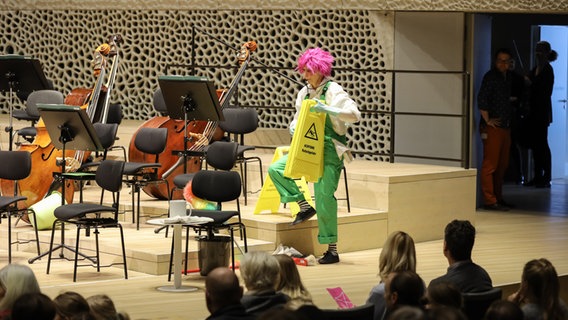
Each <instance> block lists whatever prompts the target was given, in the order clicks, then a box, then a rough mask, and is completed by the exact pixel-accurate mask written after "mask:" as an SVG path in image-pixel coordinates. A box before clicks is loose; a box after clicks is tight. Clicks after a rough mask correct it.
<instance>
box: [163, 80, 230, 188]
mask: <svg viewBox="0 0 568 320" xmlns="http://www.w3.org/2000/svg"><path fill="white" fill-rule="evenodd" d="M158 84H159V85H160V89H162V95H163V97H164V102H165V103H166V109H168V115H169V116H170V118H172V119H178V120H182V119H183V120H184V123H185V124H184V141H183V149H184V150H183V151H182V152H181V155H182V157H180V159H179V161H178V162H177V163H175V164H174V165H173V166H172V167H171V168H170V169H168V170H167V172H165V173H164V174H162V177H164V178H165V177H167V176H168V175H169V174H170V173H171V172H173V170H174V169H175V168H177V167H178V166H180V165H181V162H183V172H187V157H188V156H190V155H191V156H195V155H196V154H195V153H193V154H190V152H189V151H188V150H187V143H188V141H189V139H188V136H187V123H188V121H194V120H203V121H223V120H225V118H224V117H223V112H222V111H221V105H220V104H219V98H217V92H216V90H215V87H214V86H213V82H212V81H209V80H208V79H207V78H203V77H194V76H159V77H158ZM178 154H179V152H178ZM201 154H202V153H201ZM201 154H199V155H201Z"/></svg>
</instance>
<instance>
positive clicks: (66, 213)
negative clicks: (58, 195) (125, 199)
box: [53, 203, 116, 220]
mask: <svg viewBox="0 0 568 320" xmlns="http://www.w3.org/2000/svg"><path fill="white" fill-rule="evenodd" d="M115 211H116V210H115V209H114V208H113V207H109V206H102V205H100V204H96V203H72V204H68V205H65V206H61V207H58V208H56V209H55V211H54V212H53V213H54V215H55V217H56V218H57V219H59V220H69V219H72V218H75V217H80V216H82V215H85V214H87V213H96V212H115Z"/></svg>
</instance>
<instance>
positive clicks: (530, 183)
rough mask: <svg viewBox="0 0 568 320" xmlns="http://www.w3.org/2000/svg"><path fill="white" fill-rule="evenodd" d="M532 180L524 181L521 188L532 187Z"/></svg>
mask: <svg viewBox="0 0 568 320" xmlns="http://www.w3.org/2000/svg"><path fill="white" fill-rule="evenodd" d="M534 184H535V183H534V179H532V180H530V181H525V183H523V186H525V187H534Z"/></svg>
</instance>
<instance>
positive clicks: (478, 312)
mask: <svg viewBox="0 0 568 320" xmlns="http://www.w3.org/2000/svg"><path fill="white" fill-rule="evenodd" d="M502 294H503V290H501V288H493V289H491V290H488V291H484V292H475V293H472V292H468V293H462V297H463V312H464V314H465V315H466V316H467V318H468V319H469V320H481V319H483V318H484V316H485V312H487V309H489V306H490V305H491V304H492V303H493V302H494V301H496V300H500V299H501V296H502Z"/></svg>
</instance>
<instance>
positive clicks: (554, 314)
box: [509, 258, 568, 320]
mask: <svg viewBox="0 0 568 320" xmlns="http://www.w3.org/2000/svg"><path fill="white" fill-rule="evenodd" d="M509 300H510V301H512V302H514V303H515V304H517V305H518V306H519V307H521V310H522V311H523V314H524V319H525V320H536V319H539V320H540V319H546V320H560V319H568V308H567V307H566V304H565V303H564V301H562V299H560V283H559V281H558V274H557V273H556V269H555V268H554V266H553V265H552V263H550V261H548V260H547V259H544V258H541V259H535V260H531V261H529V262H527V263H526V264H525V267H524V268H523V274H522V276H521V285H520V288H519V290H518V291H517V292H515V293H513V294H512V295H511V296H510V297H509Z"/></svg>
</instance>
